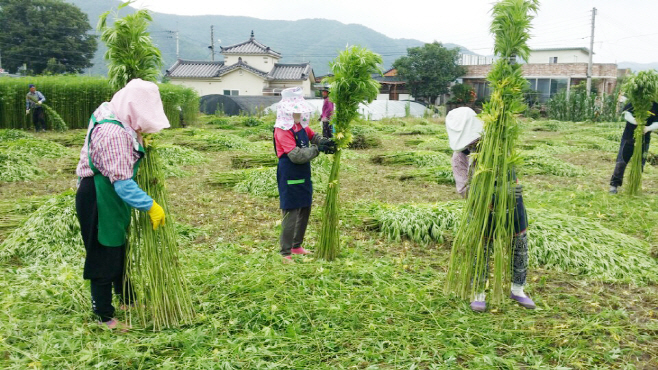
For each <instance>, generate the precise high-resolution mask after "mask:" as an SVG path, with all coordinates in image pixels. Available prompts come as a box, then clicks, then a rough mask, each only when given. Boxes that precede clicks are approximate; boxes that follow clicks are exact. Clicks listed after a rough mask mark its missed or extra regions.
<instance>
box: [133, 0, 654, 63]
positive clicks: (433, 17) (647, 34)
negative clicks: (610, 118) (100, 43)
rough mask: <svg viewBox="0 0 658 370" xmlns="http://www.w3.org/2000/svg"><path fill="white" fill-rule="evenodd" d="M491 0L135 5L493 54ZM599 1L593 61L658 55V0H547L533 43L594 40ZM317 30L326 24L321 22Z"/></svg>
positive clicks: (151, 1)
mask: <svg viewBox="0 0 658 370" xmlns="http://www.w3.org/2000/svg"><path fill="white" fill-rule="evenodd" d="M492 3H493V1H492V0H438V1H437V0H433V1H425V0H401V1H383V0H325V1H317V0H248V1H213V0H184V1H181V0H137V1H136V2H135V4H134V6H135V7H137V8H142V7H145V8H147V9H150V10H152V11H155V12H160V13H169V14H180V15H212V14H218V15H239V16H248V17H255V18H261V19H278V20H298V19H305V18H326V19H332V20H337V21H339V22H343V23H358V24H362V25H364V26H366V27H369V28H372V29H374V30H375V31H378V32H381V33H383V34H385V35H386V36H389V37H392V38H412V39H417V40H420V41H424V42H432V41H435V40H436V41H440V42H445V43H455V44H459V45H462V46H464V47H466V48H467V49H470V50H471V51H473V52H475V53H478V54H482V55H489V54H493V51H492V44H493V42H492V37H491V35H490V34H489V31H488V28H489V23H490V13H489V12H490V10H491V4H492ZM594 7H596V8H597V16H596V23H595V35H594V62H595V63H615V62H623V61H632V62H638V63H650V62H658V25H657V24H658V22H656V19H657V17H658V0H544V1H542V2H541V4H540V10H539V14H538V16H537V17H536V18H535V21H534V22H533V24H534V30H533V31H532V35H533V37H532V39H531V41H530V47H531V48H550V47H589V43H590V32H591V18H592V12H591V11H592V8H594ZM318 32H322V31H321V30H318Z"/></svg>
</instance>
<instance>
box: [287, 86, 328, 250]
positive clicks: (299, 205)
mask: <svg viewBox="0 0 658 370" xmlns="http://www.w3.org/2000/svg"><path fill="white" fill-rule="evenodd" d="M302 95H303V90H302V89H301V88H299V87H293V88H289V89H285V90H283V91H282V92H281V97H282V99H281V102H279V104H278V106H277V117H276V122H275V124H274V149H275V151H276V155H277V157H279V163H278V165H277V172H276V177H277V184H278V188H279V201H280V207H281V212H282V216H283V220H282V221H281V239H280V246H281V256H283V262H284V263H291V262H293V261H292V256H291V255H293V254H309V253H311V252H309V251H307V250H306V249H304V247H302V243H303V242H304V234H305V233H306V226H307V225H308V217H309V215H310V214H311V204H312V202H313V184H312V183H311V160H312V159H313V158H315V157H317V156H318V155H319V153H320V152H324V153H326V154H331V153H334V152H335V151H336V144H335V143H334V142H333V141H332V140H331V139H328V138H325V137H322V136H320V135H318V134H316V133H315V132H313V130H311V128H310V127H309V126H308V123H309V119H310V114H311V112H313V111H314V108H313V106H312V105H310V104H308V103H307V102H306V101H305V100H304V98H303V96H302Z"/></svg>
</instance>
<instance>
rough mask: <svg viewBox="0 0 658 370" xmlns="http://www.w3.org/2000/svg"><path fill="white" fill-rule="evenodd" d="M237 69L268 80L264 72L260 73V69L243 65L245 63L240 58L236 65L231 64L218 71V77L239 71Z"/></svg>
mask: <svg viewBox="0 0 658 370" xmlns="http://www.w3.org/2000/svg"><path fill="white" fill-rule="evenodd" d="M239 68H242V69H244V70H246V71H249V72H251V73H253V74H255V75H257V76H260V77H263V78H265V79H268V76H267V72H265V71H261V70H260V69H257V68H254V67H252V66H250V65H248V64H245V63H244V62H243V61H242V58H239V59H238V62H237V63H235V64H231V65H230V66H226V67H224V68H222V69H221V70H220V71H219V74H218V76H223V75H225V74H227V73H229V72H232V71H234V70H236V69H239Z"/></svg>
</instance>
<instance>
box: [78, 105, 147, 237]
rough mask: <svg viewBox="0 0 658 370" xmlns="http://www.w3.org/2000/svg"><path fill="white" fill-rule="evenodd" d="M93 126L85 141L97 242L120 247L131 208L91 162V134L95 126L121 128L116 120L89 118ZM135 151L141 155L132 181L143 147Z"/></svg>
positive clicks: (125, 234) (126, 229)
mask: <svg viewBox="0 0 658 370" xmlns="http://www.w3.org/2000/svg"><path fill="white" fill-rule="evenodd" d="M91 119H92V122H93V124H94V126H93V127H92V129H91V131H90V132H89V135H88V139H87V156H88V157H89V167H91V170H92V171H93V172H94V185H95V186H96V204H97V207H98V242H99V243H100V244H101V245H104V246H106V247H120V246H122V245H124V244H125V243H126V237H127V232H128V226H130V211H131V209H132V208H131V207H130V206H129V205H128V203H126V202H124V201H123V199H121V198H120V197H119V195H118V194H117V192H116V191H115V190H114V186H113V185H112V183H111V182H110V179H109V178H107V177H106V176H103V174H101V172H100V171H99V170H98V169H97V168H96V166H94V163H92V161H91V134H92V132H93V130H94V128H96V126H98V125H101V124H105V123H110V124H114V125H118V126H121V127H122V128H124V127H123V125H122V124H121V122H119V121H116V120H109V119H105V120H102V121H97V120H96V117H94V116H93V115H92V117H91ZM137 151H138V152H139V153H140V154H141V156H140V158H139V159H138V160H137V163H135V165H134V166H133V179H134V178H135V176H137V170H138V169H139V162H140V161H141V160H142V157H143V156H144V147H142V145H141V144H138V148H137Z"/></svg>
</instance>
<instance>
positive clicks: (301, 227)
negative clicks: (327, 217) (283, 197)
mask: <svg viewBox="0 0 658 370" xmlns="http://www.w3.org/2000/svg"><path fill="white" fill-rule="evenodd" d="M281 213H282V214H283V221H281V255H282V256H284V257H285V256H289V255H290V254H291V252H290V250H291V249H292V248H299V247H301V245H302V243H303V242H304V234H306V226H307V225H308V218H309V216H310V215H311V207H304V208H295V209H282V210H281Z"/></svg>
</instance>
